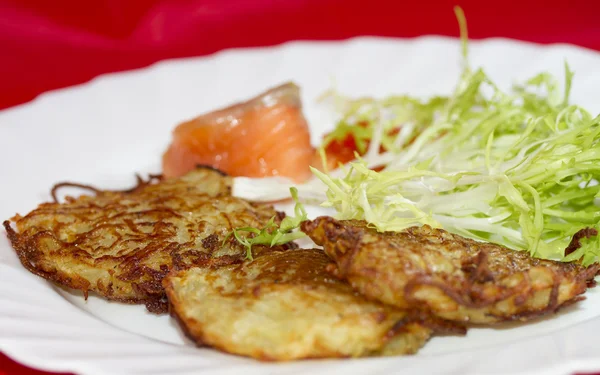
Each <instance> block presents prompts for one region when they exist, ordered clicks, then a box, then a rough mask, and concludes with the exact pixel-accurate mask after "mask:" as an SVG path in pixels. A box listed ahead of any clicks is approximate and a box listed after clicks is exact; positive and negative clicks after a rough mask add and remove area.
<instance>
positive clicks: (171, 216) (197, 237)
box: [4, 168, 288, 313]
mask: <svg viewBox="0 0 600 375" xmlns="http://www.w3.org/2000/svg"><path fill="white" fill-rule="evenodd" d="M230 182H231V181H230V179H229V178H228V177H224V176H223V175H221V173H220V172H218V171H215V170H212V169H209V168H197V169H195V170H193V171H191V172H189V173H188V174H186V175H184V176H182V177H179V178H173V179H164V180H160V181H153V182H146V183H140V184H139V185H138V187H136V188H134V189H132V190H129V191H123V192H116V191H101V190H96V189H94V191H95V193H96V194H95V195H94V196H81V197H78V198H72V197H67V198H66V202H64V203H56V202H54V203H43V204H41V205H40V206H39V207H38V208H36V209H35V210H33V211H32V212H30V213H29V214H27V215H25V216H19V215H17V216H16V217H15V218H14V219H13V220H14V222H15V223H16V231H15V230H14V229H13V228H12V227H11V224H10V222H9V221H5V222H4V226H5V228H6V231H7V233H8V237H9V239H10V241H11V243H12V246H13V247H14V249H15V251H16V253H17V255H18V256H19V259H20V261H21V263H22V264H23V266H25V268H27V269H28V270H29V271H31V272H33V273H35V274H36V275H39V276H41V277H43V278H45V279H48V280H51V281H54V282H55V283H57V284H59V285H63V286H67V287H70V288H74V289H79V290H81V291H83V293H84V294H85V295H86V296H87V293H88V291H93V292H96V293H98V294H100V295H102V296H104V297H106V298H108V299H110V300H114V301H121V302H127V303H143V304H145V305H146V306H147V308H148V309H149V310H150V311H152V312H157V313H160V312H166V308H167V304H166V300H165V293H164V289H163V287H162V284H161V280H162V278H163V277H164V275H166V274H167V272H168V271H169V269H170V268H171V256H172V255H174V256H176V257H178V259H190V260H194V259H196V258H202V259H204V260H206V259H207V258H212V257H228V258H236V257H239V258H241V259H242V258H244V257H245V256H246V249H245V247H244V246H242V245H240V244H238V243H237V242H236V241H225V239H226V238H227V236H228V235H229V233H230V232H231V230H232V229H233V228H235V227H240V226H263V225H265V223H267V222H269V221H270V220H271V219H272V218H273V220H274V222H277V223H278V222H279V221H280V220H281V218H282V216H283V214H280V213H278V212H277V211H275V210H274V209H273V208H272V207H269V206H264V205H257V204H252V203H249V202H247V201H244V200H242V199H238V198H234V197H232V196H231V195H230V194H229V186H230ZM286 246H288V245H286Z"/></svg>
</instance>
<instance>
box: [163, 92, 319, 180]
mask: <svg viewBox="0 0 600 375" xmlns="http://www.w3.org/2000/svg"><path fill="white" fill-rule="evenodd" d="M314 152H315V151H314V148H313V147H312V146H311V144H310V133H309V129H308V124H307V122H306V120H305V118H304V115H303V114H302V103H301V101H300V90H299V88H298V86H296V85H295V84H293V83H286V84H283V85H281V86H278V87H275V88H272V89H270V90H268V91H266V92H264V93H262V94H260V95H258V96H256V97H254V98H252V99H250V100H248V101H246V102H243V103H238V104H234V105H232V106H229V107H227V108H223V109H220V110H217V111H214V112H210V113H207V114H204V115H201V116H199V117H196V118H195V119H193V120H190V121H187V122H184V123H182V124H180V125H179V126H177V128H175V130H174V131H173V141H172V143H171V145H170V146H169V148H168V150H167V151H166V152H165V154H164V155H163V160H162V164H163V166H162V167H163V175H164V176H165V177H176V176H181V175H183V174H185V173H187V172H189V171H190V170H192V169H194V168H195V167H196V166H197V165H207V166H212V167H214V168H217V169H219V170H221V171H223V172H225V173H227V174H229V175H231V176H247V177H267V176H282V177H287V178H290V179H292V180H294V181H296V182H303V181H305V180H306V179H308V178H309V177H310V175H311V172H310V169H309V165H310V164H311V162H312V160H313V155H314Z"/></svg>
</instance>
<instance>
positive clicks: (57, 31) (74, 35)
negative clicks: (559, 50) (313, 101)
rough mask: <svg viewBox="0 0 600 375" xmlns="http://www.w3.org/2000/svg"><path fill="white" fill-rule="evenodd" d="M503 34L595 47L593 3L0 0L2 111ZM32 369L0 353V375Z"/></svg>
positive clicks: (597, 6) (596, 7) (599, 5)
mask: <svg viewBox="0 0 600 375" xmlns="http://www.w3.org/2000/svg"><path fill="white" fill-rule="evenodd" d="M454 5H461V6H462V7H463V9H464V11H465V13H466V16H467V20H468V23H469V34H470V37H471V38H477V39H478V38H485V37H490V36H503V37H509V38H515V39H521V40H527V41H532V42H538V43H555V42H563V43H573V44H577V45H580V46H584V47H588V48H592V49H596V50H600V21H599V20H598V15H599V14H600V1H596V0H571V1H565V0H561V1H558V0H556V1H553V0H546V1H542V0H539V1H537V0H519V1H515V0H504V1H502V0H491V1H482V0H438V1H434V0H414V1H403V0H360V1H359V0H278V1H277V0H254V1H250V0H204V1H201V0H195V1H181V0H180V1H166V0H162V1H161V0H155V1H151V0H148V1H134V0H130V1H126V0H104V1H94V0H38V1H33V0H21V1H15V0H12V1H11V0H0V109H2V108H7V107H10V106H13V105H17V104H21V103H24V102H26V101H29V100H31V99H33V98H34V97H35V96H36V95H38V94H40V93H42V92H45V91H48V90H52V89H56V88H60V87H65V86H69V85H73V84H78V83H82V82H85V81H87V80H89V79H91V78H93V77H95V76H97V75H98V74H102V73H106V72H113V71H120V70H127V69H134V68H139V67H143V66H147V65H149V64H151V63H153V62H155V61H158V60H162V59H166V58H172V57H183V56H199V55H206V54H210V53H213V52H215V51H218V50H221V49H224V48H231V47H242V46H263V45H274V44H278V43H282V42H285V41H288V40H297V39H305V40H306V39H308V40H311V39H313V40H314V39H344V38H348V37H352V36H356V35H381V36H402V37H411V36H417V35H423V34H438V35H451V36H456V35H457V34H458V28H457V25H456V20H455V18H454V13H453V11H452V7H453V6H454ZM22 373H23V374H30V375H32V374H36V375H40V374H42V373H41V372H38V371H34V370H30V369H27V368H25V367H23V366H21V365H18V364H16V363H15V362H13V361H11V360H9V359H8V358H7V357H5V356H3V355H2V354H0V375H13V374H22Z"/></svg>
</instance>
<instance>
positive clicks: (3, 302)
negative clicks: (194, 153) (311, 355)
mask: <svg viewBox="0 0 600 375" xmlns="http://www.w3.org/2000/svg"><path fill="white" fill-rule="evenodd" d="M470 47H471V57H470V59H471V62H472V65H473V66H483V67H484V69H485V70H486V72H487V73H488V74H490V76H491V77H492V78H493V79H494V80H495V81H496V82H497V83H499V84H500V86H501V87H503V88H507V87H509V86H510V85H511V84H512V83H513V82H515V81H516V80H522V79H525V78H528V77H530V76H532V75H534V74H536V73H538V72H540V71H544V70H545V71H549V72H551V73H554V74H556V75H557V76H559V77H562V72H563V63H564V60H565V59H567V60H568V62H569V64H570V66H571V68H572V69H573V70H574V71H575V72H576V76H575V84H574V87H573V95H572V102H574V103H578V104H581V105H583V106H585V107H586V108H587V109H589V110H590V111H591V112H592V113H598V112H600V70H599V69H598V66H600V55H598V54H596V53H594V52H591V51H588V50H584V49H580V48H576V47H572V46H566V45H554V46H537V45H532V44H526V43H521V42H515V41H510V40H504V39H492V40H486V41H480V42H472V43H471V44H470ZM459 68H460V48H459V43H458V41H457V40H455V39H449V38H439V37H425V38H417V39H410V40H406V39H383V38H358V39H352V40H349V41H345V42H318V43H314V42H294V43H289V44H285V45H282V46H279V47H274V48H258V49H241V50H230V51H225V52H222V53H218V54H216V55H214V56H211V57H207V58H194V59H184V60H172V61H166V62H162V63H159V64H156V65H153V66H151V67H149V68H146V69H142V70H138V71H133V72H128V73H121V74H113V75H107V76H103V77H100V78H98V79H95V80H93V81H91V82H89V83H87V84H84V85H81V86H77V87H73V88H69V89H65V90H60V91H55V92H51V93H48V94H45V95H42V96H41V97H40V98H38V99H37V100H35V101H34V102H32V103H30V104H27V105H23V106H20V107H17V108H14V109H10V110H6V111H4V112H0V160H2V163H1V164H0V176H1V177H0V181H1V183H0V193H1V194H0V219H7V218H9V217H11V216H13V215H14V214H15V213H17V212H19V213H22V214H24V213H27V212H28V211H29V210H31V209H33V208H34V207H35V206H36V205H37V204H38V203H40V202H42V201H45V200H49V199H50V196H49V189H50V187H51V186H52V185H53V184H54V183H56V182H57V181H61V180H71V181H78V182H83V183H90V184H93V185H95V186H98V187H103V188H119V187H126V186H130V185H132V184H133V183H134V177H133V175H134V173H135V172H140V173H156V172H159V171H160V164H159V163H160V156H161V154H162V152H163V151H164V149H165V148H166V146H167V144H168V142H169V141H170V132H171V130H172V129H173V128H174V126H175V125H176V124H177V123H179V122H180V121H183V120H186V119H189V118H191V117H194V116H196V115H198V114H200V113H202V112H205V111H209V110H212V109H215V108H218V107H220V106H223V105H226V104H229V103H232V102H234V101H237V100H242V99H244V98H247V97H250V96H252V95H254V94H256V93H258V92H260V91H262V90H264V89H265V88H267V87H270V86H274V85H276V84H278V83H281V82H283V81H288V80H293V81H295V82H296V83H298V84H299V85H300V86H301V88H302V96H303V101H304V106H305V113H306V115H307V118H308V120H309V122H310V124H311V131H312V137H313V143H315V144H316V143H317V142H318V140H319V139H320V137H321V134H322V133H323V132H324V131H326V130H328V129H330V128H331V126H332V121H331V119H332V117H331V115H330V114H329V113H328V111H327V110H326V109H324V108H321V107H320V106H319V105H317V103H316V99H317V98H318V96H319V95H320V94H321V93H323V92H324V91H325V90H327V89H329V88H331V85H332V83H333V82H335V86H336V87H337V89H338V90H340V91H341V92H343V93H346V94H349V95H353V96H362V95H375V96H384V95H389V94H391V93H409V94H411V95H418V96H422V97H427V96H431V95H434V94H448V93H449V92H450V90H451V89H452V88H453V85H454V83H455V82H456V79H457V77H458V74H459ZM312 212H313V213H316V211H315V210H312ZM599 333H600V288H596V289H592V290H590V291H589V292H588V299H587V300H585V301H584V302H582V303H578V304H576V305H575V306H572V307H570V308H568V309H565V310H564V311H563V312H562V313H560V314H559V315H558V316H551V317H548V318H546V319H543V320H538V321H535V322H531V323H529V324H508V325H505V326H501V327H498V328H494V329H489V328H481V329H472V330H470V331H469V333H468V335H467V337H436V338H434V339H432V340H431V341H430V342H429V343H428V344H427V345H426V346H425V347H424V348H423V349H422V350H421V352H419V354H417V355H415V356H410V357H396V358H370V359H357V360H327V361H301V362H294V363H284V364H265V363H260V362H256V361H253V360H249V359H245V358H240V357H235V356H230V355H226V354H222V353H219V352H216V351H213V350H210V349H199V348H196V347H194V346H193V345H191V344H190V343H189V342H188V341H187V340H186V339H185V338H184V337H183V336H182V334H181V333H180V331H179V330H178V328H177V327H176V325H175V324H174V321H173V320H171V319H170V318H169V317H168V316H154V315H151V314H148V313H147V312H146V311H145V309H144V307H143V306H127V305H121V304H118V303H110V302H106V301H104V300H102V299H100V298H97V297H95V296H91V297H90V298H89V300H88V301H87V302H86V301H84V300H83V298H82V297H81V296H80V295H78V294H75V293H72V292H69V291H66V290H62V289H60V288H57V287H55V286H53V285H51V284H49V283H48V282H46V281H44V280H42V279H40V278H38V277H36V276H34V275H31V274H29V273H28V272H27V271H26V270H25V269H24V268H23V267H22V266H21V265H20V264H19V262H18V260H17V258H16V256H15V255H14V253H13V251H12V249H11V247H10V245H9V243H8V240H7V239H6V237H5V236H4V235H1V236H0V350H1V351H3V352H4V353H6V354H7V355H9V356H11V357H13V358H15V359H16V360H18V361H20V362H23V363H25V364H27V365H30V366H33V367H36V368H41V369H47V370H58V371H73V372H76V373H78V374H81V375H92V374H93V375H95V374H98V375H100V374H103V375H104V374H106V375H109V374H110V375H113V374H115V375H116V374H166V373H172V374H187V373H190V374H191V373H194V374H199V373H202V374H239V373H242V372H243V373H244V374H246V375H250V374H263V373H282V374H294V373H311V374H313V375H317V374H331V373H333V372H334V371H336V372H338V371H339V373H345V374H363V373H366V372H368V373H381V374H388V373H416V372H417V373H427V374H457V375H459V374H460V375H470V374H504V373H509V372H510V373H523V374H533V373H535V374H571V373H573V372H574V371H594V370H596V371H597V370H600V354H599V352H598V350H597V344H596V338H597V336H598V334H599Z"/></svg>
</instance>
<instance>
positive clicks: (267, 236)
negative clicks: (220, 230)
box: [223, 187, 308, 260]
mask: <svg viewBox="0 0 600 375" xmlns="http://www.w3.org/2000/svg"><path fill="white" fill-rule="evenodd" d="M290 193H291V196H292V199H293V200H294V201H295V202H296V204H295V206H294V216H286V217H285V218H284V219H283V220H282V221H281V223H280V224H279V225H277V223H275V217H272V218H271V219H270V220H269V221H268V222H267V224H266V225H265V226H264V227H262V228H260V229H259V228H252V227H242V228H235V229H233V231H232V232H231V233H230V234H229V235H227V237H226V238H225V240H224V241H223V243H225V241H227V240H228V239H229V238H230V237H231V236H232V235H233V237H234V238H235V239H236V241H237V242H239V243H240V244H241V245H243V246H244V247H246V259H249V260H253V257H252V246H254V245H268V246H271V247H273V246H276V245H283V244H286V243H288V242H291V241H294V240H297V239H299V238H302V237H305V236H306V235H305V234H304V233H302V232H301V231H295V230H296V229H297V228H299V227H300V224H301V223H302V222H303V221H305V220H308V216H307V213H306V210H305V209H304V206H303V205H302V203H300V201H299V199H298V189H296V188H295V187H291V188H290ZM243 233H247V235H243Z"/></svg>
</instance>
